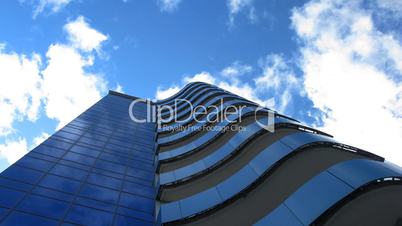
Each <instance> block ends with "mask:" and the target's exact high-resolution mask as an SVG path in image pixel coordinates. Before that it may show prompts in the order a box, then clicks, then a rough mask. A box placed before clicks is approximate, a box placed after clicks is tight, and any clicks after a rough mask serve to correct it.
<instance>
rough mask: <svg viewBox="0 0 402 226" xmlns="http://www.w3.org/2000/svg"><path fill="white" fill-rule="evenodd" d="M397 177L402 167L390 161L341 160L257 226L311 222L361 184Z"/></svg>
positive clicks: (295, 193)
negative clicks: (389, 162) (391, 163)
mask: <svg viewBox="0 0 402 226" xmlns="http://www.w3.org/2000/svg"><path fill="white" fill-rule="evenodd" d="M394 178H399V179H401V178H402V169H401V168H397V167H395V166H394V165H390V164H388V163H384V162H379V161H373V160H367V159H355V160H349V161H345V162H341V163H338V164H336V165H334V166H332V167H330V168H328V169H327V170H325V171H323V172H321V173H320V174H318V175H317V176H315V177H313V178H312V179H311V180H309V181H307V182H306V183H305V184H304V185H303V186H301V187H300V188H299V189H298V190H297V191H296V192H294V193H293V194H292V195H291V196H290V197H288V198H287V199H286V200H285V201H284V202H283V203H282V204H281V205H279V206H278V207H277V208H276V209H275V210H274V211H272V212H271V213H269V214H268V215H267V216H265V217H264V218H262V219H261V220H259V221H258V222H257V223H256V224H255V225H258V226H262V225H264V226H266V225H268V226H269V225H272V226H274V225H289V226H304V225H310V224H312V223H314V221H315V220H316V219H317V218H318V217H320V215H322V214H323V213H324V212H326V211H327V210H328V209H330V208H331V207H333V206H334V205H335V204H336V203H338V202H340V201H341V200H342V199H344V198H345V197H347V196H348V195H349V194H352V193H353V192H354V191H356V190H358V189H360V188H361V187H363V186H365V185H367V184H369V183H372V182H376V183H379V182H383V181H384V180H385V179H391V180H392V179H394ZM401 188H402V186H400V189H401ZM372 204H374V203H372ZM360 222H361V221H360ZM363 225H366V224H363Z"/></svg>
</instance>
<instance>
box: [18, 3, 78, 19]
mask: <svg viewBox="0 0 402 226" xmlns="http://www.w3.org/2000/svg"><path fill="white" fill-rule="evenodd" d="M21 2H23V3H31V4H33V6H34V10H33V15H32V16H33V18H34V19H35V18H36V17H37V16H38V15H39V14H41V13H43V12H50V13H57V12H59V11H60V10H61V9H62V8H64V7H66V6H67V5H68V4H69V3H70V2H72V0H33V1H29V0H21Z"/></svg>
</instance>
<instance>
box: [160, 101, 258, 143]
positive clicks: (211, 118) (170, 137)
mask: <svg viewBox="0 0 402 226" xmlns="http://www.w3.org/2000/svg"><path fill="white" fill-rule="evenodd" d="M220 98H222V96H220ZM226 98H227V99H229V98H231V96H226V97H223V98H222V99H221V100H222V104H221V105H220V106H219V108H217V110H214V111H212V112H210V113H209V114H207V118H201V119H197V121H198V122H196V123H195V124H192V125H191V127H189V128H188V129H185V130H182V131H179V132H176V133H171V134H167V135H165V136H162V137H158V144H159V145H168V144H170V143H173V142H178V141H180V140H183V139H185V138H186V137H189V136H191V135H194V133H197V132H198V131H199V130H200V129H202V128H203V127H206V126H209V125H212V124H213V122H215V120H219V118H220V116H222V115H224V113H225V112H226V111H227V109H228V107H230V106H244V107H245V106H250V107H254V106H255V104H254V103H250V102H249V101H244V100H238V99H234V100H230V99H229V100H228V101H226ZM211 105H213V103H212V104H211ZM208 106H210V105H208ZM196 114H197V113H193V117H191V118H192V120H191V121H193V120H194V121H195V117H196V116H197V115H196ZM207 119H208V120H207ZM181 124H184V125H186V124H189V122H183V123H181ZM176 128H180V127H176ZM172 130H174V129H173V128H172Z"/></svg>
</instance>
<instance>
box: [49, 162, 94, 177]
mask: <svg viewBox="0 0 402 226" xmlns="http://www.w3.org/2000/svg"><path fill="white" fill-rule="evenodd" d="M50 173H53V174H56V175H59V176H64V177H68V178H72V179H76V180H83V179H84V178H85V177H86V176H87V174H88V173H87V171H84V170H80V169H77V168H73V167H69V166H64V165H61V164H58V165H56V166H54V167H53V169H52V170H51V171H50Z"/></svg>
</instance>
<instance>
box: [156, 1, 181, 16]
mask: <svg viewBox="0 0 402 226" xmlns="http://www.w3.org/2000/svg"><path fill="white" fill-rule="evenodd" d="M180 2H181V0H158V5H159V8H160V10H161V11H162V12H169V13H171V12H174V11H175V10H177V8H178V6H179V4H180Z"/></svg>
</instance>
